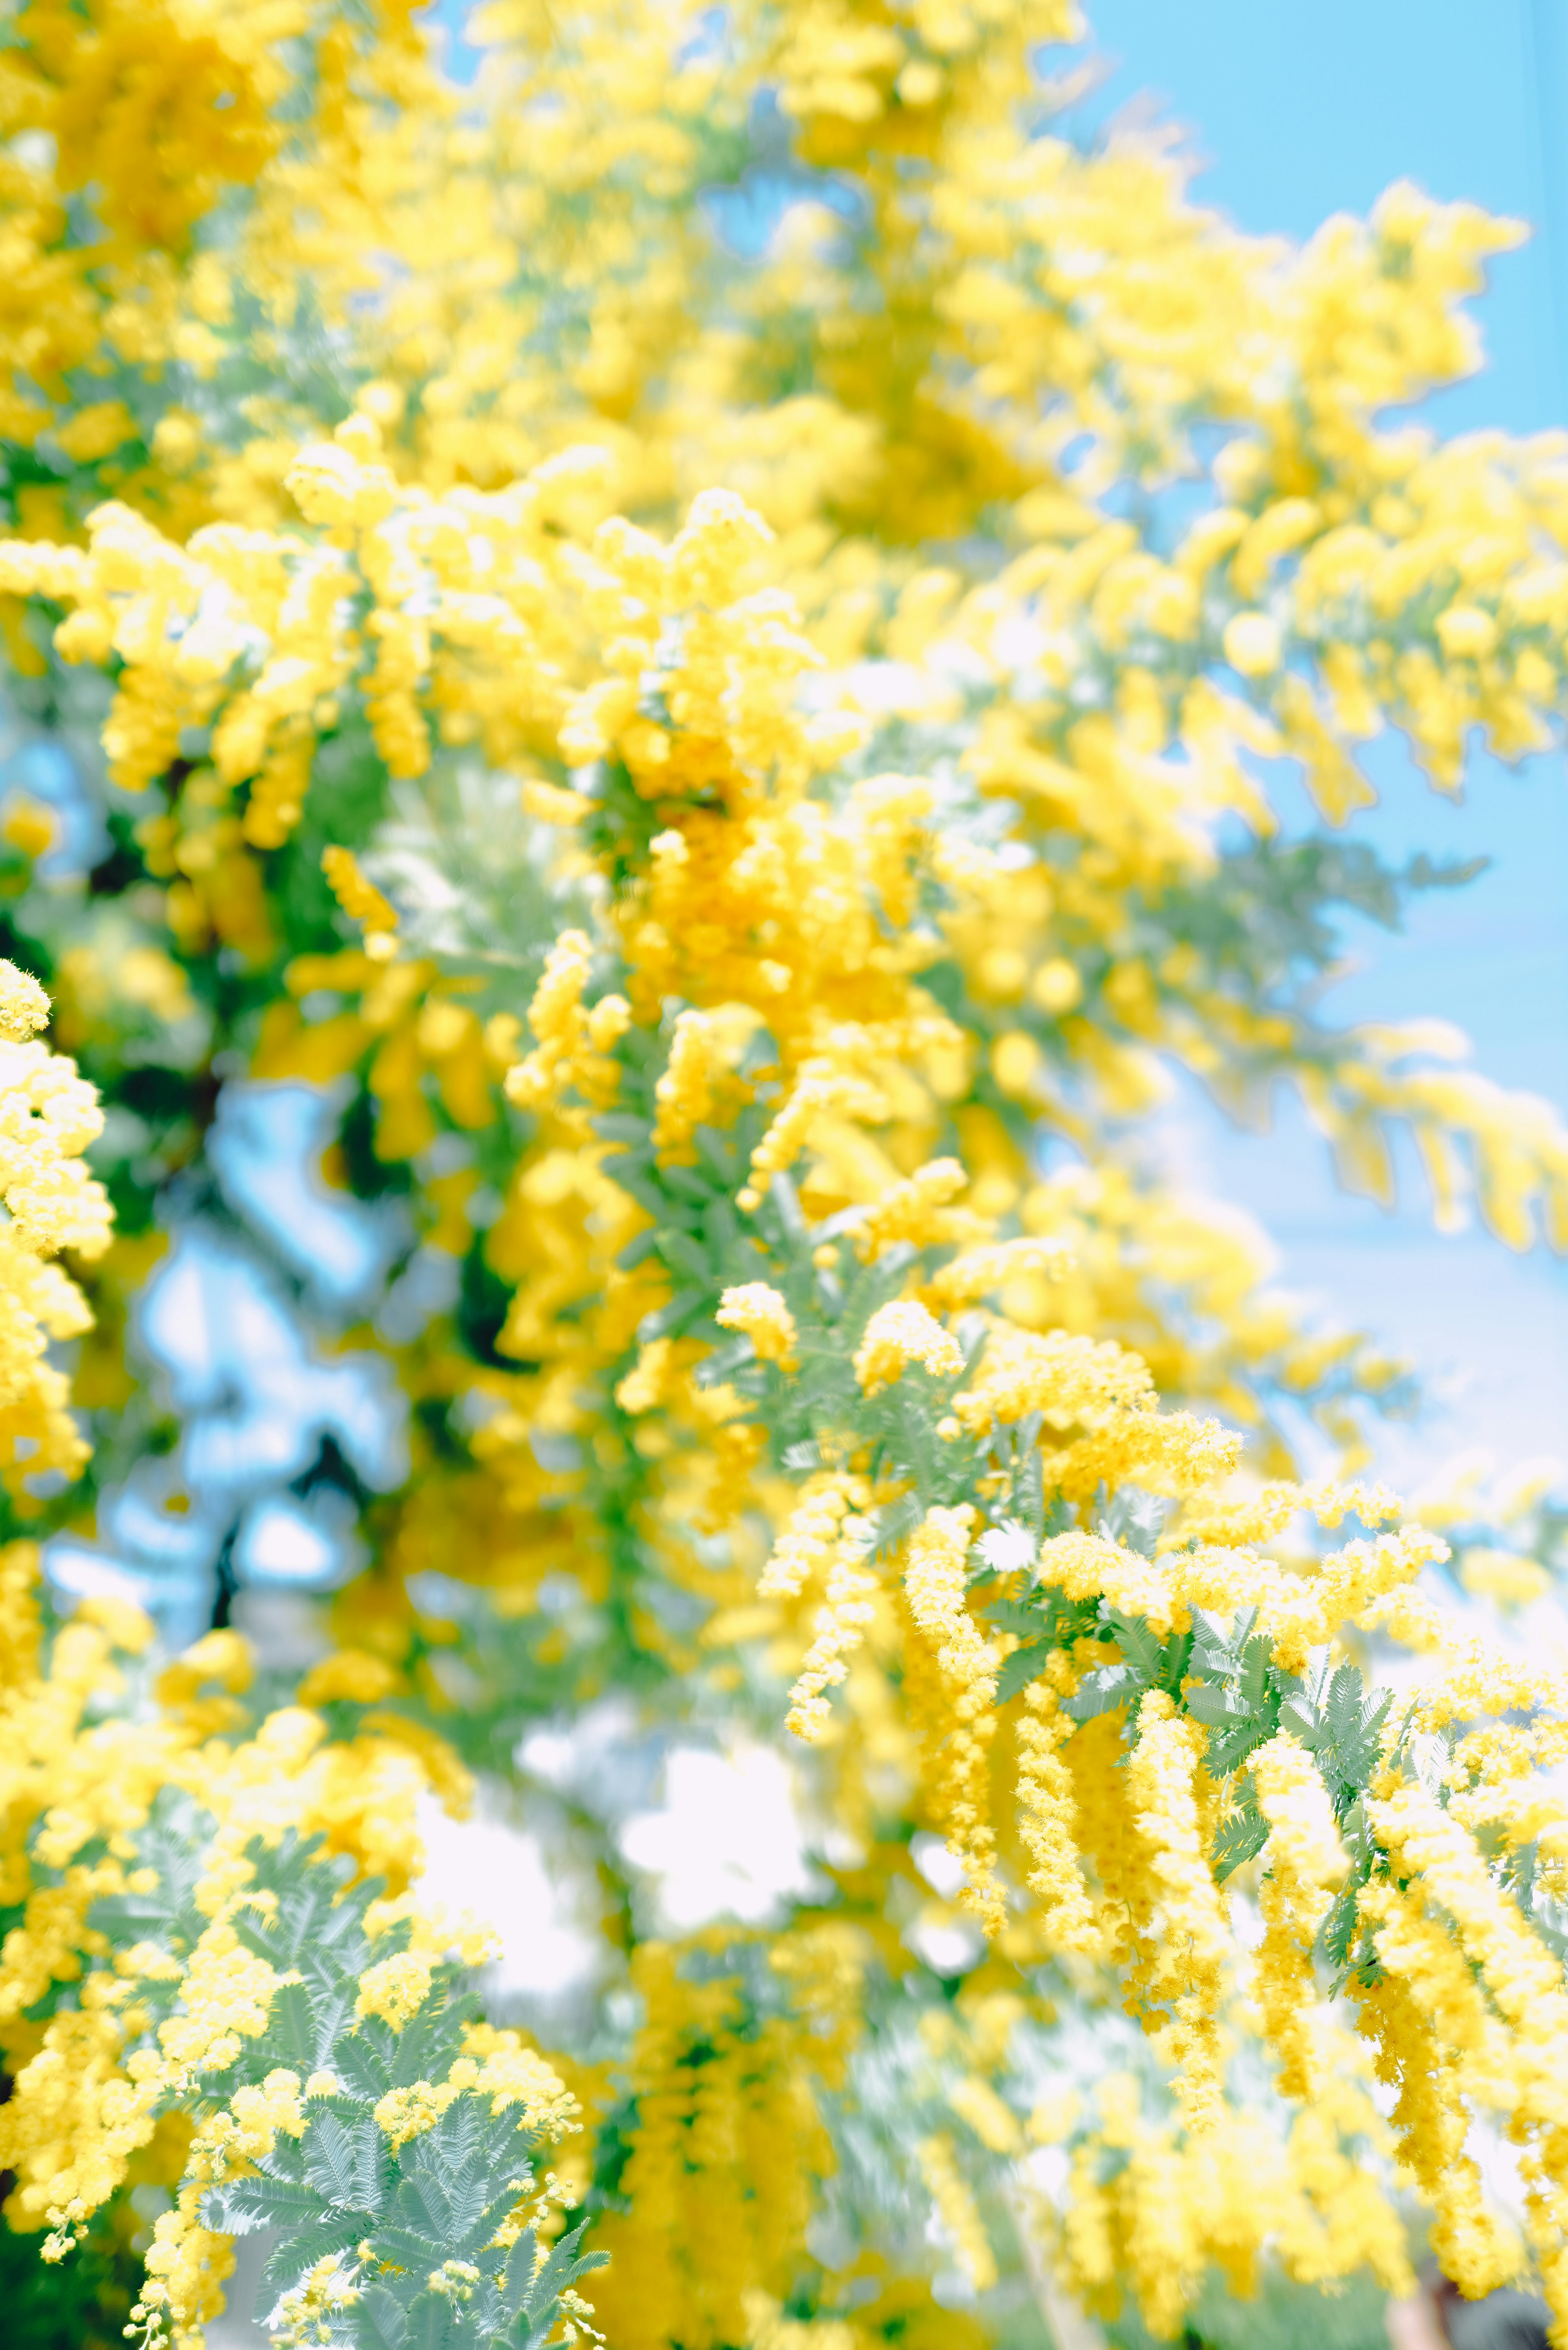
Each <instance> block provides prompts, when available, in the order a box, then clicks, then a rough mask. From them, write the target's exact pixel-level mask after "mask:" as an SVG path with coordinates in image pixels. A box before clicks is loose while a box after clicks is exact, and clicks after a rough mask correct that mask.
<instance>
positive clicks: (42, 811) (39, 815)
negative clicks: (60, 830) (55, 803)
mask: <svg viewBox="0 0 1568 2350" xmlns="http://www.w3.org/2000/svg"><path fill="white" fill-rule="evenodd" d="M0 833H4V835H5V838H6V839H7V840H8V841H9V842H10V844H11V846H12V847H13V848H19V849H20V850H21V852H22V854H23V856H24V857H42V855H43V854H44V851H45V849H46V848H47V847H49V846H50V844H51V843H52V841H53V840H54V837H55V817H54V811H53V810H52V809H51V808H47V807H46V806H45V805H44V803H43V801H42V800H36V799H34V798H32V797H31V795H29V794H28V793H26V792H18V793H17V794H16V796H15V798H13V799H12V800H11V802H10V803H9V805H8V806H7V807H6V810H5V820H4V822H3V823H0Z"/></svg>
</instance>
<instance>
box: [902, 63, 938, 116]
mask: <svg viewBox="0 0 1568 2350" xmlns="http://www.w3.org/2000/svg"><path fill="white" fill-rule="evenodd" d="M893 87H894V88H895V89H896V90H897V91H898V97H899V99H900V100H901V102H902V103H903V104H904V105H905V106H934V105H935V104H936V102H937V100H938V99H939V98H940V96H941V94H942V69H941V68H940V66H934V65H932V63H931V61H930V59H929V57H911V58H910V60H909V64H908V65H907V66H906V67H905V68H904V70H903V72H902V73H901V74H900V75H899V76H898V80H897V81H896V82H895V83H894V85H893Z"/></svg>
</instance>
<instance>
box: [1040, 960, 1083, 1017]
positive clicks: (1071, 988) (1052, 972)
mask: <svg viewBox="0 0 1568 2350" xmlns="http://www.w3.org/2000/svg"><path fill="white" fill-rule="evenodd" d="M1029 993H1030V994H1031V995H1032V996H1033V999H1034V1001H1035V1003H1037V1004H1038V1005H1039V1006H1040V1009H1041V1011H1042V1012H1051V1013H1061V1012H1071V1010H1072V1009H1073V1006H1074V1005H1075V1003H1082V1002H1083V997H1084V983H1083V981H1082V980H1081V979H1080V978H1079V976H1078V972H1077V967H1076V965H1075V964H1074V963H1070V962H1068V961H1067V959H1066V957H1065V955H1053V956H1052V958H1051V960H1050V962H1043V963H1042V964H1041V966H1040V968H1039V970H1038V971H1037V972H1035V974H1034V976H1033V979H1032V980H1031V982H1030V983H1029Z"/></svg>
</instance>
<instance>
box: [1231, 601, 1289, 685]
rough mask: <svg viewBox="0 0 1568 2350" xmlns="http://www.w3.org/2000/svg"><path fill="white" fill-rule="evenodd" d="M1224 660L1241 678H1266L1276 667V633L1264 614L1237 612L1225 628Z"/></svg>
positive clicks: (1278, 636)
mask: <svg viewBox="0 0 1568 2350" xmlns="http://www.w3.org/2000/svg"><path fill="white" fill-rule="evenodd" d="M1225 658H1226V660H1228V661H1229V662H1230V664H1231V668H1232V669H1233V670H1235V671H1237V672H1238V673H1239V674H1240V675H1241V676H1242V677H1267V676H1268V674H1269V672H1270V671H1272V670H1276V669H1278V667H1279V665H1280V630H1279V624H1278V622H1277V621H1274V620H1272V619H1270V618H1269V615H1268V614H1267V612H1238V613H1237V614H1236V615H1235V617H1234V619H1231V620H1229V621H1227V623H1226V627H1225Z"/></svg>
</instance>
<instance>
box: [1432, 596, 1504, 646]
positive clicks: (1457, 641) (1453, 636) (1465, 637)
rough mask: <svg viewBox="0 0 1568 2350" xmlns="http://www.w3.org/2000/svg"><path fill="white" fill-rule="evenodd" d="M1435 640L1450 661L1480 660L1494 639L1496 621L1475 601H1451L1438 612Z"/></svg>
mask: <svg viewBox="0 0 1568 2350" xmlns="http://www.w3.org/2000/svg"><path fill="white" fill-rule="evenodd" d="M1496 642H1497V622H1496V621H1495V620H1494V619H1492V617H1491V614H1490V612H1483V611H1480V609H1479V608H1477V606H1475V605H1474V604H1450V605H1449V608H1448V610H1447V611H1446V612H1439V613H1438V643H1439V644H1440V645H1441V646H1442V648H1443V650H1444V652H1445V653H1446V654H1447V655H1448V657H1449V660H1484V658H1485V657H1486V655H1487V654H1488V653H1490V650H1491V649H1492V647H1493V646H1494V645H1495V644H1496Z"/></svg>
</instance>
